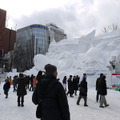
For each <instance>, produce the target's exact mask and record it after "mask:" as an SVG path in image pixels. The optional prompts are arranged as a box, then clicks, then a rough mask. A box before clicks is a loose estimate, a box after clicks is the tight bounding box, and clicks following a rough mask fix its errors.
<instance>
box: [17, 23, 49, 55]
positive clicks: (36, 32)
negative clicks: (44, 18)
mask: <svg viewBox="0 0 120 120" xmlns="http://www.w3.org/2000/svg"><path fill="white" fill-rule="evenodd" d="M28 41H29V42H30V41H31V42H32V43H31V45H32V47H34V55H37V54H39V53H41V54H45V53H46V52H47V50H48V46H49V35H48V28H47V27H46V26H44V25H38V24H34V25H30V26H27V27H24V28H21V29H19V30H17V42H19V44H21V45H22V46H27V44H28Z"/></svg>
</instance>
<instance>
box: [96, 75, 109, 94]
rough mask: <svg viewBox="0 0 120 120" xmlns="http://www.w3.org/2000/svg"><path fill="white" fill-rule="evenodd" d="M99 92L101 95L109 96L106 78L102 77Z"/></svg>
mask: <svg viewBox="0 0 120 120" xmlns="http://www.w3.org/2000/svg"><path fill="white" fill-rule="evenodd" d="M98 89H99V90H98V91H99V93H100V95H107V87H106V80H105V78H104V77H102V78H101V79H100V81H99V84H98Z"/></svg>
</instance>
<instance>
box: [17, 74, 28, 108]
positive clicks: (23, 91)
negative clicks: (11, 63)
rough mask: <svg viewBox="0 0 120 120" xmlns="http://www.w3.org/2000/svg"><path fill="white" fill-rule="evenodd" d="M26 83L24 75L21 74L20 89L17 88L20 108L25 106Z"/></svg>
mask: <svg viewBox="0 0 120 120" xmlns="http://www.w3.org/2000/svg"><path fill="white" fill-rule="evenodd" d="M26 83H27V81H26V79H25V77H24V75H23V74H21V73H20V75H19V79H18V88H17V96H18V99H17V102H18V107H19V106H21V107H23V106H24V96H25V95H26V94H27V91H26V87H25V85H26Z"/></svg>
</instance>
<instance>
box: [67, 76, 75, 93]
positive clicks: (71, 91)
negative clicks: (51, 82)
mask: <svg viewBox="0 0 120 120" xmlns="http://www.w3.org/2000/svg"><path fill="white" fill-rule="evenodd" d="M68 91H69V92H70V93H71V94H73V93H74V87H73V81H72V78H69V79H68Z"/></svg>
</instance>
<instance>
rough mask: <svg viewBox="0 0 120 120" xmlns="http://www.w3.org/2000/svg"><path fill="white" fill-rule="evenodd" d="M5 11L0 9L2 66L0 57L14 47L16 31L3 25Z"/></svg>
mask: <svg viewBox="0 0 120 120" xmlns="http://www.w3.org/2000/svg"><path fill="white" fill-rule="evenodd" d="M5 23H6V11H5V10H2V9H0V66H1V67H2V65H3V61H2V58H3V57H4V55H5V54H7V53H8V52H9V51H11V50H13V49H14V43H15V41H16V31H14V30H12V29H11V30H10V29H8V28H6V27H5Z"/></svg>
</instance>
